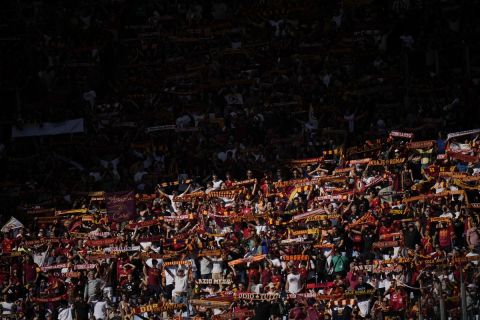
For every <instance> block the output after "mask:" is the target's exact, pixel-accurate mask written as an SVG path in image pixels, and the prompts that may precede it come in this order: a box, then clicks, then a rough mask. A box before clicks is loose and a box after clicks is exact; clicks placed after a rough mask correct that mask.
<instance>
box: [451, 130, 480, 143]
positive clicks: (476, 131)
mask: <svg viewBox="0 0 480 320" xmlns="http://www.w3.org/2000/svg"><path fill="white" fill-rule="evenodd" d="M477 133H480V129H473V130H465V131H459V132H452V133H449V134H448V135H447V141H448V140H450V139H452V138H457V137H461V136H466V135H470V134H477Z"/></svg>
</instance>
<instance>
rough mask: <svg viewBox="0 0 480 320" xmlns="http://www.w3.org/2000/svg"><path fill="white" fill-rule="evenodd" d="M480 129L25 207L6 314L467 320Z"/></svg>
mask: <svg viewBox="0 0 480 320" xmlns="http://www.w3.org/2000/svg"><path fill="white" fill-rule="evenodd" d="M479 137H480V129H475V130H467V131H462V132H456V133H450V134H448V136H447V138H446V140H443V139H441V138H439V139H437V140H423V141H414V135H413V134H412V133H407V132H399V131H392V132H390V134H389V135H388V136H387V137H385V138H381V139H377V140H375V141H366V142H365V144H364V145H361V146H354V147H350V148H346V149H342V148H338V149H334V150H324V151H323V152H322V154H321V155H320V156H319V157H316V158H305V159H290V160H284V164H285V166H287V167H290V169H291V171H290V172H284V171H282V170H277V171H275V172H265V173H264V174H262V175H258V174H257V173H256V172H254V171H252V170H247V171H246V172H245V174H244V175H239V176H237V177H238V178H236V176H233V175H232V174H230V173H229V172H227V173H226V174H225V176H219V175H217V174H216V173H214V174H212V176H211V178H209V179H208V181H206V183H205V184H203V185H202V184H201V183H199V182H198V181H195V180H191V179H188V177H187V178H182V179H180V180H178V181H168V182H162V183H159V184H157V186H156V190H155V193H152V194H148V193H136V194H134V193H133V192H104V191H96V192H85V193H77V194H76V195H75V201H74V203H73V207H72V209H67V210H56V209H53V208H48V207H45V206H44V207H41V206H35V207H29V208H24V209H25V210H26V211H27V214H28V215H33V216H35V219H34V220H33V222H32V223H31V224H30V225H28V226H24V225H23V224H22V223H21V222H20V221H19V220H17V219H15V218H12V219H11V220H10V221H8V223H7V224H5V226H4V227H3V228H2V233H3V240H2V242H1V243H2V256H1V259H2V263H3V264H2V273H1V276H2V281H1V284H0V289H1V290H2V291H1V292H2V302H1V306H2V317H5V318H16V319H61V320H63V319H96V320H98V319H103V320H106V319H175V318H177V317H178V318H179V319H181V318H187V319H210V318H212V319H228V318H232V319H312V320H313V319H416V318H418V316H419V315H422V316H423V318H424V319H440V318H441V315H442V314H444V315H445V316H447V315H448V317H450V318H452V319H458V318H459V317H460V315H461V313H462V312H467V313H468V315H469V316H470V317H475V316H478V314H479V310H480V309H479V307H480V305H479V299H478V286H479V285H480V270H479V268H478V261H479V260H480V255H479V253H478V250H479V248H480V233H479V230H478V229H477V225H478V223H479V219H478V210H479V209H480V193H479V190H480V185H479V182H480V157H479V151H478V148H479V142H478V138H479ZM462 289H463V290H462ZM462 291H463V293H462ZM462 300H463V302H462ZM462 303H463V304H462ZM461 306H462V307H463V310H462V308H461Z"/></svg>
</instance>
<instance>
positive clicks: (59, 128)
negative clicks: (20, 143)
mask: <svg viewBox="0 0 480 320" xmlns="http://www.w3.org/2000/svg"><path fill="white" fill-rule="evenodd" d="M81 132H85V128H84V120H83V118H79V119H73V120H67V121H63V122H44V123H41V124H26V125H25V126H24V127H23V128H18V127H16V126H13V127H12V138H25V137H40V136H54V135H59V134H72V133H81Z"/></svg>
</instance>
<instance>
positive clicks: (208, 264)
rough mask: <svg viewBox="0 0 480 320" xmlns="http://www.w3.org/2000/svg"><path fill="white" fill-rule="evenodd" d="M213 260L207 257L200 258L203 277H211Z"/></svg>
mask: <svg viewBox="0 0 480 320" xmlns="http://www.w3.org/2000/svg"><path fill="white" fill-rule="evenodd" d="M212 267H213V265H212V261H211V260H210V259H208V258H207V257H202V259H200V275H201V277H202V279H210V277H211V274H212Z"/></svg>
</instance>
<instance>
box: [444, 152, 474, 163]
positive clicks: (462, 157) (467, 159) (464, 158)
mask: <svg viewBox="0 0 480 320" xmlns="http://www.w3.org/2000/svg"><path fill="white" fill-rule="evenodd" d="M447 154H448V156H449V157H450V158H452V159H456V160H460V161H462V162H466V163H469V162H472V163H477V162H479V158H478V156H472V155H468V154H463V153H461V152H448V153H447Z"/></svg>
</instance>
